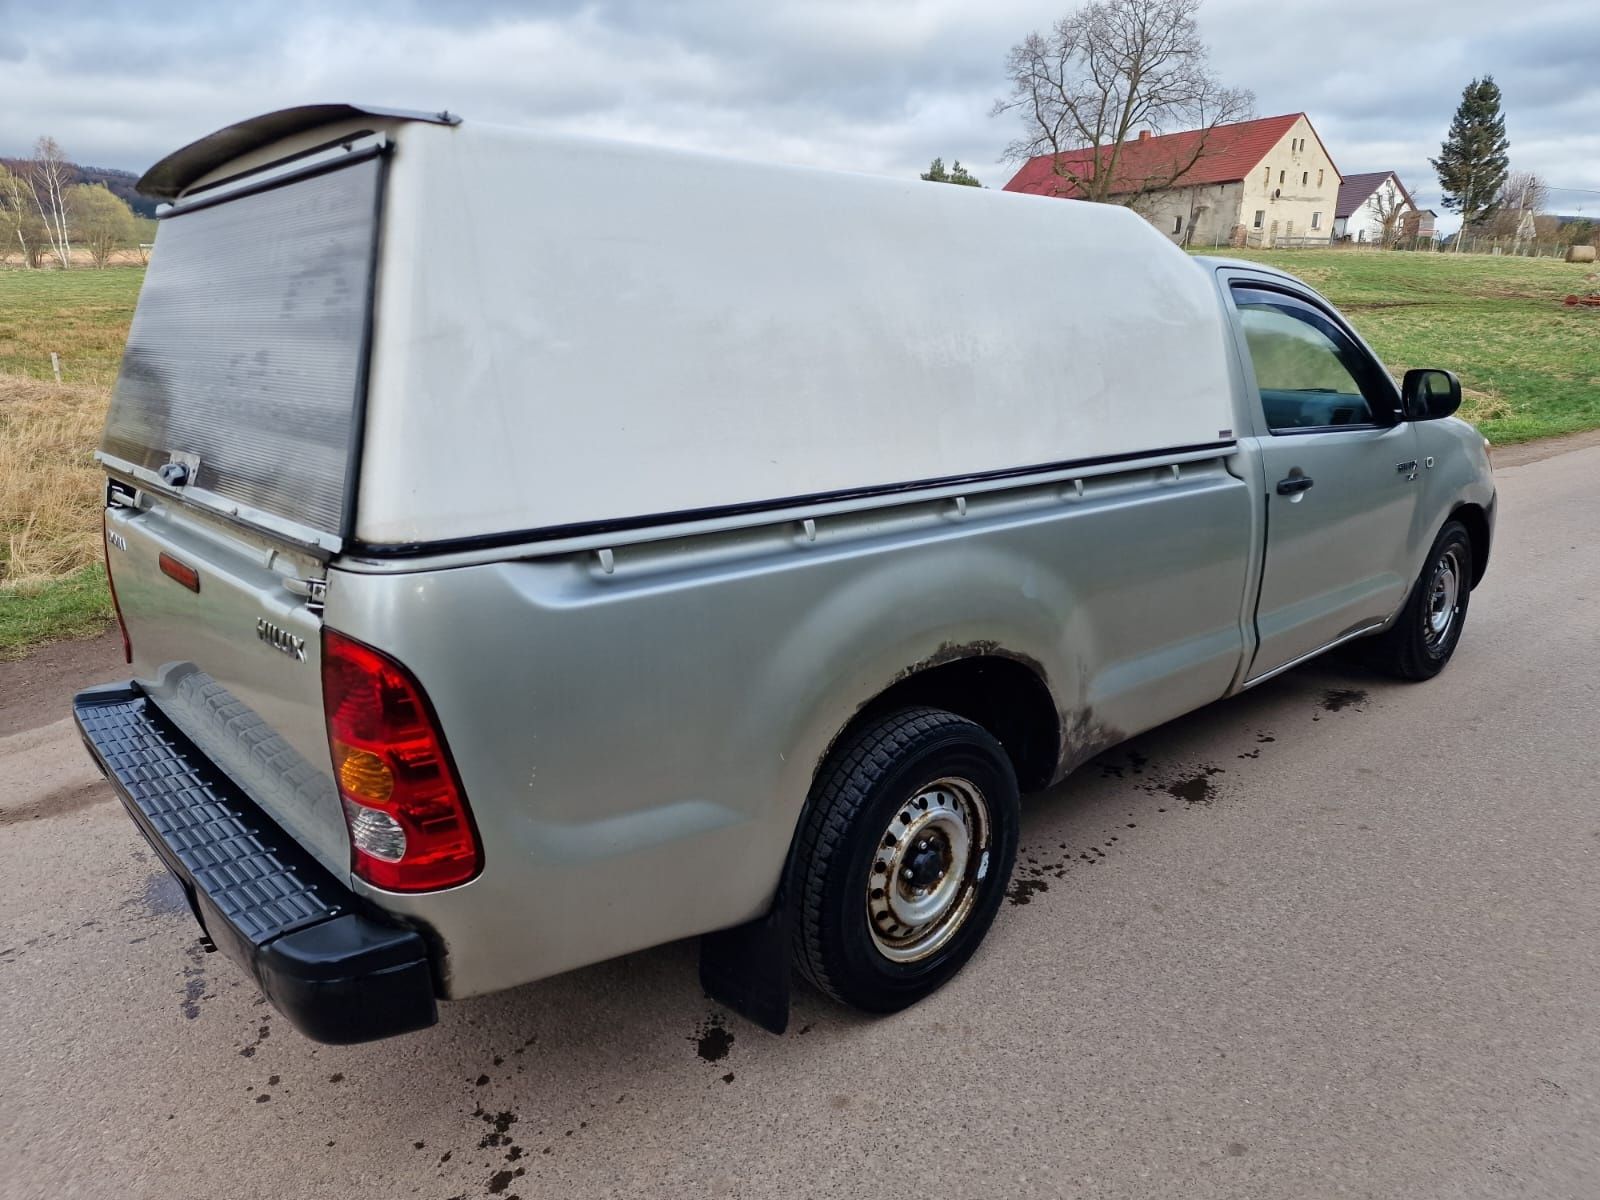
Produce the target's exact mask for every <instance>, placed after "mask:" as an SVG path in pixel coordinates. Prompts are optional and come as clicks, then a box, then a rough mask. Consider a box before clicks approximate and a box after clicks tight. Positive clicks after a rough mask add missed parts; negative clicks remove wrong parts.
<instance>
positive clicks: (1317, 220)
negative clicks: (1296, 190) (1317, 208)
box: [1311, 213, 1322, 229]
mask: <svg viewBox="0 0 1600 1200" xmlns="http://www.w3.org/2000/svg"><path fill="white" fill-rule="evenodd" d="M1311 228H1313V229H1321V228H1322V214H1321V213H1312V214H1311Z"/></svg>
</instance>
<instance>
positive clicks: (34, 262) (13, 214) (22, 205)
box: [0, 164, 44, 267]
mask: <svg viewBox="0 0 1600 1200" xmlns="http://www.w3.org/2000/svg"><path fill="white" fill-rule="evenodd" d="M43 233H44V228H43V226H42V225H41V224H40V222H39V218H38V215H37V214H36V213H35V212H34V209H33V193H32V192H31V191H30V190H29V188H28V185H27V184H26V183H25V182H23V180H22V177H21V176H19V175H14V174H12V172H10V171H9V170H7V169H6V167H5V166H4V165H3V164H0V259H4V258H5V257H6V256H8V255H9V254H10V253H11V250H12V249H13V248H15V249H17V250H18V251H20V252H21V254H22V265H23V266H24V267H37V266H38V265H39V259H40V256H41V255H42V254H43V253H44V243H43Z"/></svg>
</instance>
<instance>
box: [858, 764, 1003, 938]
mask: <svg viewBox="0 0 1600 1200" xmlns="http://www.w3.org/2000/svg"><path fill="white" fill-rule="evenodd" d="M989 839H990V823H989V805H988V802H987V801H986V800H985V799H984V797H983V792H982V791H981V790H980V789H979V788H978V786H977V785H976V784H974V783H973V782H972V781H971V780H969V779H961V778H958V777H955V776H948V777H946V778H943V779H937V780H935V781H934V782H932V783H929V784H926V785H924V786H923V787H921V788H918V789H917V791H916V792H915V793H913V794H912V796H911V798H910V799H909V800H907V801H906V803H905V804H903V805H901V806H900V808H899V809H898V810H896V812H895V814H894V816H893V817H891V818H890V820H889V826H888V828H887V829H885V830H884V832H883V836H882V837H880V838H879V839H878V848H877V850H876V851H875V852H874V854H873V857H872V865H871V867H870V868H869V869H868V872H867V887H866V904H867V929H868V931H869V932H870V933H871V935H872V943H873V945H874V946H875V947H877V950H878V953H880V954H882V955H883V956H884V957H885V958H887V959H889V960H890V961H891V962H897V963H909V962H916V961H917V960H919V959H923V958H927V957H928V956H929V955H930V954H934V953H936V952H938V951H939V950H940V949H941V948H943V947H944V946H946V945H948V944H949V942H950V939H951V938H953V937H954V936H955V935H956V933H957V932H958V931H959V930H960V929H961V927H962V926H963V925H964V924H966V921H967V918H968V917H969V916H970V915H971V914H972V909H973V906H974V905H975V903H976V901H977V894H978V885H979V884H980V883H981V882H982V881H983V878H984V876H985V875H987V874H988V871H989Z"/></svg>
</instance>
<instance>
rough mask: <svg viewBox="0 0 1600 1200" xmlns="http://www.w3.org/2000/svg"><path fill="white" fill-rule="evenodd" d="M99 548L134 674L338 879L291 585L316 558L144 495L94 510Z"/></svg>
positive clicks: (345, 848) (340, 822)
mask: <svg viewBox="0 0 1600 1200" xmlns="http://www.w3.org/2000/svg"><path fill="white" fill-rule="evenodd" d="M106 544H107V552H106V557H107V561H108V563H109V564H110V571H111V578H112V582H113V584H114V586H115V588H116V594H117V602H118V605H119V607H120V608H121V610H122V617H123V621H124V623H125V624H126V626H127V629H128V638H129V641H130V642H131V643H132V646H133V664H134V678H135V680H136V681H137V682H138V683H139V685H140V686H141V687H142V688H143V689H144V691H145V693H146V694H147V695H148V696H149V697H150V698H151V699H152V700H154V701H155V702H156V704H157V705H158V706H159V707H160V708H161V710H162V711H163V712H164V713H165V714H166V715H167V716H168V717H169V718H170V719H171V720H172V722H173V724H175V725H177V726H178V728H179V729H181V730H182V731H183V732H184V734H186V735H187V736H188V738H189V739H190V740H191V741H192V742H194V744H195V746H196V747H197V748H198V749H199V750H201V751H202V752H204V753H205V754H206V756H207V757H209V758H210V759H211V760H212V762H214V763H215V764H216V765H217V766H218V767H220V768H221V769H222V770H223V771H225V772H226V773H227V774H228V776H229V777H231V778H232V779H233V781H234V782H235V783H236V784H237V785H238V786H239V787H240V788H242V789H243V790H244V792H245V793H246V794H247V795H248V796H249V797H250V798H251V799H252V800H254V801H255V803H256V804H257V805H259V806H260V807H261V808H263V809H264V810H266V812H267V813H268V814H269V815H271V816H272V817H274V818H275V819H276V820H277V821H278V822H279V824H281V825H283V827H284V828H285V829H287V830H288V831H289V832H291V833H292V834H294V835H295V837H296V839H297V840H298V841H299V842H300V843H301V844H302V845H304V846H305V847H306V848H307V849H308V850H310V851H311V853H312V854H313V855H315V857H316V858H317V859H318V860H319V861H321V862H322V864H323V865H324V866H326V867H327V868H328V869H329V870H331V871H334V872H335V873H336V874H337V875H338V876H339V878H341V879H343V878H348V875H349V866H350V846H349V841H348V833H347V831H346V829H345V824H344V817H343V815H342V813H341V810H340V804H339V796H338V792H337V791H336V790H335V788H334V784H333V775H332V765H331V759H330V757H329V752H328V735H327V729H326V726H325V724H324V721H323V712H322V681H321V655H322V643H321V625H322V622H321V617H320V615H319V614H318V613H317V612H316V611H315V610H314V607H313V605H311V604H310V603H308V602H307V598H306V597H305V596H303V595H297V594H296V591H295V590H291V588H298V590H304V588H303V585H302V584H297V583H296V581H304V580H307V579H311V578H314V577H318V576H320V574H321V566H320V564H318V562H317V561H316V560H315V559H314V558H311V557H310V556H309V555H305V554H302V553H296V552H295V551H293V550H291V549H289V548H287V547H284V546H274V545H272V544H271V543H270V542H268V541H267V540H266V539H264V538H256V537H253V536H251V535H249V534H248V533H247V532H245V531H241V530H233V529H229V528H227V527H225V526H222V525H220V524H218V523H216V522H214V521H212V520H210V519H208V518H207V517H206V516H205V515H204V514H202V513H201V512H198V511H196V510H193V509H188V508H186V507H185V506H183V505H181V504H178V503H175V502H172V501H168V500H164V499H162V498H160V497H157V496H152V495H150V494H149V493H145V492H140V493H138V494H137V500H136V501H135V502H134V504H133V505H132V506H123V505H113V506H112V507H110V508H108V509H107V510H106ZM190 571H192V572H193V573H194V574H193V578H192V584H193V586H194V587H197V588H198V590H191V582H189V581H188V580H189V578H190V577H189V576H188V572H190ZM175 575H176V576H180V577H181V578H175V577H174V576H175Z"/></svg>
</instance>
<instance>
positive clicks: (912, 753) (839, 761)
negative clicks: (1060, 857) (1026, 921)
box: [789, 708, 1020, 1013]
mask: <svg viewBox="0 0 1600 1200" xmlns="http://www.w3.org/2000/svg"><path fill="white" fill-rule="evenodd" d="M947 783H948V784H950V785H952V790H948V791H946V790H944V789H943V785H945V784H947ZM934 785H940V787H937V788H935V787H934ZM962 785H970V786H971V787H972V788H974V789H975V790H976V794H977V801H976V803H975V804H973V803H971V796H970V794H967V793H963V791H962ZM930 788H933V790H931V791H930V790H929V789H930ZM930 797H931V798H933V806H932V809H930V808H929V804H928V800H929V798H930ZM919 801H920V802H921V804H922V810H921V812H920V813H918V815H917V816H916V817H914V818H912V820H910V821H907V820H906V818H907V816H908V815H909V814H910V812H912V811H914V810H915V806H916V804H917V803H918V802H919ZM964 803H965V804H967V805H968V808H967V809H965V810H963V809H962V808H961V805H962V804H964ZM946 807H948V810H949V812H950V813H957V812H962V811H966V812H967V813H968V814H969V818H970V819H969V824H970V826H971V828H972V830H973V832H972V833H971V836H969V837H968V838H967V842H966V846H967V849H966V852H965V853H964V854H963V855H962V856H961V859H960V861H961V862H963V863H964V864H965V866H964V867H963V868H962V869H961V870H960V871H959V872H958V871H957V870H956V868H955V866H954V863H955V861H956V859H955V858H954V855H955V853H956V851H953V850H952V849H951V847H952V845H953V844H959V841H960V838H961V836H962V835H961V834H960V833H959V832H956V833H955V835H954V838H952V837H951V836H948V832H947V831H948V830H949V829H955V828H957V826H959V825H960V822H959V821H956V822H955V823H954V824H952V825H949V826H944V827H941V826H937V825H927V826H924V828H925V829H927V830H929V831H930V833H929V837H928V838H924V839H921V840H918V835H917V834H916V833H915V832H914V830H916V829H917V828H918V825H919V823H921V822H925V821H930V820H943V819H944V818H942V817H939V815H938V810H940V809H941V808H946ZM979 810H982V813H981V815H982V818H983V821H982V822H981V823H982V824H986V829H984V831H983V836H982V838H981V839H980V837H979V834H978V832H977V828H978V826H979V825H980V822H979V821H978V819H977V817H978V815H979ZM1019 813H1020V804H1019V802H1018V795H1017V779H1016V775H1015V773H1014V772H1013V771H1012V767H1011V761H1010V759H1008V758H1007V757H1006V753H1005V751H1004V750H1002V749H1001V748H1000V744H999V743H998V742H997V741H995V739H994V738H993V737H991V736H990V735H989V734H988V733H987V732H986V731H985V730H984V729H983V728H981V727H980V726H978V725H975V724H973V723H972V722H971V721H968V720H966V719H964V718H962V717H958V716H956V715H955V714H954V713H949V712H944V711H941V710H939V709H932V708H914V709H905V710H902V711H900V712H895V713H890V714H888V715H886V716H884V717H882V718H880V719H878V720H875V721H873V722H871V723H870V724H868V725H866V726H865V727H863V728H862V729H860V730H858V731H856V732H855V733H853V734H850V735H849V736H848V737H846V738H845V739H844V740H843V742H842V743H841V744H840V745H839V746H837V747H835V749H834V750H833V752H832V753H831V754H830V755H829V757H828V759H827V760H826V762H824V764H823V766H822V769H821V770H820V771H819V772H818V773H817V778H816V782H815V783H814V784H813V785H812V788H811V795H810V797H809V799H808V802H807V807H806V812H805V816H804V817H803V818H802V820H801V824H800V832H799V835H798V843H797V845H796V853H795V857H794V863H793V867H792V871H793V874H792V875H791V880H790V889H791V890H790V893H789V894H790V895H791V896H792V897H793V903H794V925H793V929H794V959H795V964H796V965H797V966H798V967H799V969H800V971H801V972H802V973H803V974H804V975H805V976H806V978H808V979H809V980H811V982H812V983H814V984H815V985H816V986H817V987H818V988H819V989H821V990H822V991H823V992H826V993H827V994H828V995H830V996H832V997H833V998H834V999H836V1000H839V1001H841V1002H843V1003H845V1004H849V1005H851V1006H853V1007H855V1008H859V1009H862V1010H864V1011H866V1012H873V1013H888V1012H898V1011H899V1010H900V1009H903V1008H906V1007H908V1006H909V1005H912V1004H915V1003H916V1002H917V1001H919V1000H921V999H922V998H923V997H925V996H927V995H929V994H930V993H932V992H934V991H935V990H937V989H938V988H939V987H940V986H941V985H943V984H944V983H945V981H946V980H948V979H949V978H950V977H951V976H953V975H954V974H955V973H956V972H957V971H959V970H960V969H961V967H962V966H963V965H964V964H965V963H966V961H967V959H969V958H971V957H972V954H973V952H974V951H975V950H977V948H978V944H979V943H980V942H982V941H983V937H984V934H986V933H987V932H988V930H989V926H990V924H991V923H992V922H993V921H994V916H995V912H996V911H997V910H998V909H999V907H1000V900H1001V898H1002V897H1003V895H1004V894H1005V889H1006V885H1007V883H1008V881H1009V880H1010V878H1011V868H1012V866H1013V865H1014V863H1015V862H1016V857H1017V825H1018V817H1019ZM897 814H898V815H897ZM891 822H897V826H896V827H897V828H900V827H901V825H900V824H898V823H903V825H904V828H902V829H901V833H902V834H903V835H904V840H903V841H902V842H901V843H900V845H901V846H902V847H903V849H887V848H886V847H890V846H891V843H894V842H895V835H894V834H892V833H891V831H890V825H891ZM929 840H931V841H932V842H933V844H934V849H932V850H928V849H923V850H921V851H920V852H919V851H917V850H916V849H915V848H914V846H913V843H915V845H916V846H923V847H926V846H927V845H928V844H929ZM980 847H983V848H986V850H987V862H986V863H985V862H983V861H982V858H981V854H980ZM941 852H942V856H941ZM902 853H904V854H905V855H908V856H909V857H907V858H905V859H900V858H898V857H895V856H898V855H900V854H902ZM885 856H890V857H891V858H893V860H894V861H896V862H901V863H902V864H910V865H905V867H904V869H905V870H910V869H912V866H916V867H917V868H918V869H919V870H921V871H925V872H928V873H932V872H933V871H936V870H937V871H940V872H941V874H940V876H939V879H940V882H939V884H937V885H931V886H930V890H931V891H932V892H934V893H937V891H938V889H939V888H940V887H943V886H945V883H944V880H945V879H946V878H947V877H948V878H949V879H957V878H959V879H960V881H961V882H960V883H959V884H958V885H953V886H956V887H957V891H956V895H957V896H959V897H962V898H963V900H962V903H963V905H964V907H962V908H960V909H959V912H961V913H964V915H962V916H952V917H951V918H950V919H951V920H953V921H954V924H953V925H952V926H951V928H950V930H949V931H948V932H944V933H943V937H944V939H945V940H943V941H942V942H940V943H938V944H936V945H935V944H933V943H932V941H930V943H929V945H930V948H929V949H928V950H927V952H926V953H921V956H920V957H916V958H915V959H914V960H910V961H897V960H896V959H895V958H893V957H891V955H894V954H900V955H908V954H918V953H920V951H919V950H918V943H917V942H915V940H913V941H911V942H910V943H909V944H907V945H895V946H891V947H889V948H888V949H885V948H884V946H883V944H882V942H881V939H882V938H884V937H887V936H888V935H889V934H890V933H892V932H893V931H895V930H898V929H900V928H902V926H899V925H898V924H897V923H896V920H895V914H892V913H885V912H884V911H883V910H884V909H885V908H886V907H887V906H888V905H889V903H890V901H889V900H887V899H882V898H881V897H883V896H884V893H885V889H883V888H881V887H880V888H876V889H874V888H873V887H872V886H871V885H869V883H868V880H869V878H871V879H873V880H874V881H875V882H876V881H878V880H881V879H884V878H885V874H884V873H885V872H892V868H891V867H890V865H889V863H887V862H885V861H884V858H885ZM935 860H936V861H937V862H939V863H942V864H943V865H942V866H934V865H930V864H931V863H932V862H933V861H935ZM919 878H921V877H919ZM911 887H912V885H911V884H909V883H908V884H906V888H907V889H908V890H907V892H905V893H899V894H897V898H898V896H899V895H911V894H913V893H911V892H910V891H909V889H910V888H911ZM874 906H876V908H875V909H874V912H873V916H875V917H877V918H879V919H880V920H881V921H883V922H886V923H887V924H878V925H877V932H875V930H874V929H873V928H872V927H871V926H872V925H873V924H874V923H875V922H874V921H873V919H872V917H869V908H873V907H874ZM944 911H945V912H947V913H950V914H955V913H957V912H958V908H957V905H956V903H955V902H954V901H952V902H951V905H950V907H949V908H947V909H946V910H944ZM930 924H932V922H930ZM903 928H905V929H907V930H908V931H914V930H915V929H916V928H919V927H918V926H904V927H903ZM938 932H939V931H938V930H935V933H938ZM928 937H929V939H932V938H933V937H934V934H933V933H930V934H929V935H928Z"/></svg>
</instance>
